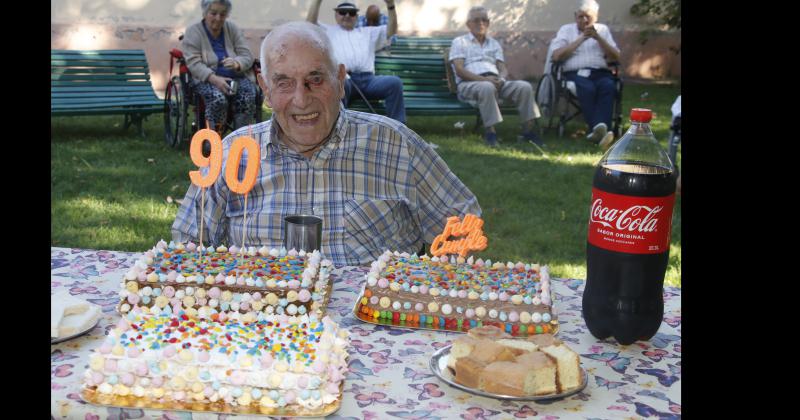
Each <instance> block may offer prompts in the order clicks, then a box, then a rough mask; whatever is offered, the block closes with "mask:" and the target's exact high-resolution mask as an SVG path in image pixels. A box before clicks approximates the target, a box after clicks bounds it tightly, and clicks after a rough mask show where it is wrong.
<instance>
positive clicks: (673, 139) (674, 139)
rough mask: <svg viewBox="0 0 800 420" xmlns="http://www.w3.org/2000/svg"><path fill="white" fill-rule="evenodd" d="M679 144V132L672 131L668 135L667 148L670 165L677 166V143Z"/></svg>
mask: <svg viewBox="0 0 800 420" xmlns="http://www.w3.org/2000/svg"><path fill="white" fill-rule="evenodd" d="M680 144H681V135H680V133H676V132H675V131H673V132H672V135H671V136H670V137H669V148H668V151H667V153H668V154H669V159H670V160H671V161H672V165H673V166H675V168H677V167H678V145H680Z"/></svg>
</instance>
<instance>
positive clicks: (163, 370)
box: [83, 313, 349, 415]
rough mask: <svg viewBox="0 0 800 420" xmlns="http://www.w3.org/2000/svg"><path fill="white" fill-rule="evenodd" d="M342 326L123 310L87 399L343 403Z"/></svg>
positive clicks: (288, 410) (265, 409) (325, 406)
mask: <svg viewBox="0 0 800 420" xmlns="http://www.w3.org/2000/svg"><path fill="white" fill-rule="evenodd" d="M348 340H349V338H348V333H347V331H346V330H344V329H340V328H339V327H338V325H337V324H336V323H335V322H333V321H332V320H331V319H330V318H328V317H324V318H322V319H319V318H318V317H317V316H316V315H308V314H306V315H302V316H293V317H288V316H286V315H274V314H273V315H268V316H266V317H265V318H264V319H263V320H259V321H256V322H242V321H238V320H233V319H228V320H226V321H213V320H209V319H197V318H192V317H189V316H187V315H186V314H184V313H180V314H175V315H141V314H133V313H131V314H129V315H128V316H125V317H123V318H122V319H121V320H120V322H119V323H118V325H117V326H116V327H115V328H113V329H112V330H111V331H110V332H109V334H108V336H107V337H106V340H105V342H104V343H103V344H102V345H101V346H100V347H99V348H98V349H96V350H94V351H93V352H92V354H91V356H90V357H89V368H88V369H87V370H86V372H85V373H84V378H83V384H84V388H83V393H84V397H85V398H86V399H87V400H88V401H89V402H92V403H96V404H107V405H120V406H135V407H151V408H167V409H184V410H198V411H219V412H234V413H261V414H273V415H325V414H329V413H330V412H332V411H335V409H336V408H338V406H339V404H340V403H341V393H342V381H343V380H344V378H345V375H346V373H347V361H346V359H347V346H348Z"/></svg>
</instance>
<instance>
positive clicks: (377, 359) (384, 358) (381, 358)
mask: <svg viewBox="0 0 800 420" xmlns="http://www.w3.org/2000/svg"><path fill="white" fill-rule="evenodd" d="M391 354H392V351H391V350H389V349H385V350H380V351H373V352H371V353H369V355H368V356H369V357H370V358H371V359H372V362H373V363H377V364H379V365H387V364H397V363H403V362H402V361H400V359H396V358H394V357H389V356H391Z"/></svg>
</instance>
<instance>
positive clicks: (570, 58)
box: [551, 0, 619, 148]
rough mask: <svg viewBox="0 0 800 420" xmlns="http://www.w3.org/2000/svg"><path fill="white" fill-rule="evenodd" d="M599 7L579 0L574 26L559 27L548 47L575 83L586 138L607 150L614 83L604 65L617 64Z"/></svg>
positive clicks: (592, 0)
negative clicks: (598, 14)
mask: <svg viewBox="0 0 800 420" xmlns="http://www.w3.org/2000/svg"><path fill="white" fill-rule="evenodd" d="M599 9H600V6H599V5H598V4H597V2H596V1H595V0H578V7H577V10H576V11H575V23H568V24H566V25H564V26H562V27H561V28H560V29H559V30H558V33H556V37H555V39H553V44H552V46H551V48H552V49H553V57H552V59H553V61H563V62H564V65H563V67H562V68H563V71H564V73H563V74H564V76H565V77H566V78H567V80H571V81H573V82H575V91H576V94H577V96H578V102H579V103H580V104H581V112H582V113H583V118H584V119H585V120H586V124H588V125H589V134H588V135H587V139H588V140H589V141H591V142H593V143H596V144H599V145H600V146H601V147H603V148H606V147H608V146H610V145H611V143H612V142H613V141H614V133H613V132H610V131H608V128H609V127H611V113H612V112H613V108H614V97H615V95H616V89H617V87H616V84H615V83H614V78H613V76H612V74H611V70H609V69H608V65H607V64H606V63H607V62H613V61H619V48H618V47H617V44H616V43H615V42H614V38H613V37H612V36H611V31H610V30H609V29H608V26H606V25H603V24H602V23H597V12H598V10H599Z"/></svg>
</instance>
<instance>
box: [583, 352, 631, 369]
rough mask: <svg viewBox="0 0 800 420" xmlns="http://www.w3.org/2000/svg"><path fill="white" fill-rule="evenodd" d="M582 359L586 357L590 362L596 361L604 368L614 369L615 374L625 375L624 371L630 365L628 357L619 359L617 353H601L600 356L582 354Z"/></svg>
mask: <svg viewBox="0 0 800 420" xmlns="http://www.w3.org/2000/svg"><path fill="white" fill-rule="evenodd" d="M581 356H583V357H588V358H590V359H592V360H597V361H600V362H603V363H605V364H606V366H608V367H610V368H611V369H614V371H615V372H617V373H625V369H627V368H628V365H630V364H631V358H630V357H621V356H620V355H619V352H603V353H601V354H582V355H581Z"/></svg>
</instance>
